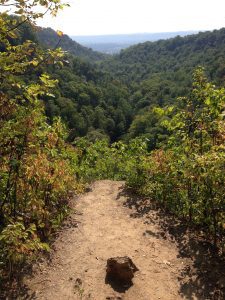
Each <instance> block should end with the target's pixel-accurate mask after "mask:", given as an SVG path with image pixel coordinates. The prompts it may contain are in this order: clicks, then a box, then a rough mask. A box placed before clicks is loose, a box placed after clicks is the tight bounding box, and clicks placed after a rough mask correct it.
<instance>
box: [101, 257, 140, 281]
mask: <svg viewBox="0 0 225 300" xmlns="http://www.w3.org/2000/svg"><path fill="white" fill-rule="evenodd" d="M136 271H138V268H137V267H136V266H135V264H134V263H133V262H132V260H131V259H130V258H129V257H128V256H124V257H112V258H109V259H108V260H107V267H106V273H107V278H109V279H111V280H114V281H116V282H118V283H121V284H130V283H131V281H132V278H133V277H134V273H135V272H136Z"/></svg>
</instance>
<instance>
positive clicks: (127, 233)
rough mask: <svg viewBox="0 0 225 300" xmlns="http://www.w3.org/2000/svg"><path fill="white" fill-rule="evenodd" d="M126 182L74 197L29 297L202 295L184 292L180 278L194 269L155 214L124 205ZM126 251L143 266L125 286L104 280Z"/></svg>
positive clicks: (150, 299)
mask: <svg viewBox="0 0 225 300" xmlns="http://www.w3.org/2000/svg"><path fill="white" fill-rule="evenodd" d="M123 186H124V183H123V182H113V181H109V180H105V181H98V182H96V183H94V184H93V186H92V189H91V191H90V192H88V193H86V194H84V195H82V196H80V197H79V198H78V199H77V201H74V202H75V204H74V206H75V207H74V208H75V209H76V212H75V213H72V215H71V217H70V222H69V224H68V227H67V228H64V229H63V230H62V231H61V232H60V233H59V237H58V238H57V240H56V241H55V243H54V251H53V252H52V255H51V256H52V259H51V262H50V263H47V262H46V261H45V260H42V262H41V263H39V265H38V266H36V270H35V272H34V275H33V277H31V278H27V279H26V280H25V284H26V286H27V288H28V290H29V292H28V294H29V296H28V297H27V299H28V298H29V299H48V300H52V299H54V300H61V299H63V300H66V299H85V300H86V299H92V300H103V299H124V300H136V299H137V300H155V299H165V300H170V299H171V300H175V299H176V300H178V299H185V298H186V299H200V298H201V297H197V298H196V297H195V296H194V295H193V294H192V295H191V294H190V295H191V297H189V296H190V295H189V296H188V295H187V294H186V295H185V294H182V293H181V279H180V276H181V274H182V272H183V270H184V269H185V268H187V267H188V266H189V268H190V265H191V259H187V258H186V259H184V258H182V257H180V258H179V251H178V248H177V244H176V243H175V242H173V241H171V240H168V239H165V237H164V236H163V234H162V229H161V228H160V226H159V224H158V222H155V221H154V218H153V217H154V216H152V221H149V220H150V219H151V218H150V217H149V216H148V219H147V218H132V217H131V216H130V215H131V213H132V211H131V210H130V209H129V208H128V207H126V206H125V205H124V203H128V202H127V201H128V200H129V199H128V198H127V196H126V195H124V193H123ZM133 216H135V211H133ZM76 224H78V226H75V225H76ZM125 255H127V256H129V257H131V258H132V260H133V262H134V263H135V264H136V266H137V267H138V268H139V270H140V271H138V272H136V273H135V278H134V279H133V283H134V284H133V286H131V287H130V288H129V289H127V290H125V289H124V290H123V289H121V288H118V287H116V286H114V287H112V286H111V285H110V284H107V283H106V282H105V266H106V261H107V259H108V258H110V257H114V256H125ZM107 297H108V298H107ZM202 299H203V298H202ZM218 299H219V298H218Z"/></svg>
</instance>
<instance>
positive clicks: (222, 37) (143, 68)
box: [104, 28, 225, 82]
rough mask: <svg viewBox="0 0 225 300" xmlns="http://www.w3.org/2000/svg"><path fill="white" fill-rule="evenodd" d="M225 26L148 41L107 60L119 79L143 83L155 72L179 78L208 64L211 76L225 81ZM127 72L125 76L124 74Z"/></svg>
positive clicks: (109, 67) (175, 78) (106, 64)
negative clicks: (183, 35) (218, 28)
mask: <svg viewBox="0 0 225 300" xmlns="http://www.w3.org/2000/svg"><path fill="white" fill-rule="evenodd" d="M224 62H225V28H222V29H220V30H214V31H206V32H200V33H198V34H193V35H189V36H186V37H180V36H177V37H175V38H171V39H168V40H160V41H157V42H145V43H140V44H138V45H134V46H131V47H129V48H127V49H125V50H122V51H121V52H120V53H119V54H117V55H114V56H113V57H110V58H109V59H108V61H106V62H105V63H104V67H105V69H107V70H108V71H110V72H113V73H114V75H115V76H116V77H117V78H121V79H125V80H126V81H136V82H140V81H142V80H145V79H149V78H151V77H152V76H153V75H154V76H155V75H157V76H159V75H161V76H162V78H165V77H168V78H169V79H170V80H171V79H172V78H174V80H176V81H179V80H181V78H187V76H191V74H192V72H193V69H194V68H196V67H197V66H199V65H201V66H204V67H206V69H207V71H208V73H209V75H210V76H211V78H212V79H214V78H215V79H218V80H220V81H224V80H225V78H224V77H225V72H224V66H225V63H224ZM124 74H126V76H125V75H124Z"/></svg>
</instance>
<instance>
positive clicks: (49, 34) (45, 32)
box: [37, 28, 106, 62]
mask: <svg viewBox="0 0 225 300" xmlns="http://www.w3.org/2000/svg"><path fill="white" fill-rule="evenodd" d="M37 38H38V40H39V42H40V43H41V44H42V45H43V46H45V47H48V48H55V47H56V45H57V44H58V41H59V36H58V35H57V33H56V32H55V31H54V30H53V29H51V28H39V30H38V31H37ZM59 47H61V48H62V49H63V50H65V51H68V52H70V53H71V54H73V55H75V56H79V57H81V58H84V59H88V60H91V61H92V62H95V61H99V60H103V59H105V58H106V55H104V54H102V53H100V52H97V51H93V50H92V49H89V48H87V47H84V46H81V45H80V44H78V43H77V42H75V41H73V40H72V39H71V38H70V37H69V36H68V35H66V34H64V35H63V36H62V38H61V41H60V44H59Z"/></svg>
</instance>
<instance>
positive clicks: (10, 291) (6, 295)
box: [0, 276, 36, 300]
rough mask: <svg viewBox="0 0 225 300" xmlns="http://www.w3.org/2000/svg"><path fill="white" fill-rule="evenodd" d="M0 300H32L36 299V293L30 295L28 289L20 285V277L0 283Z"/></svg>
mask: <svg viewBox="0 0 225 300" xmlns="http://www.w3.org/2000/svg"><path fill="white" fill-rule="evenodd" d="M0 299H1V300H6V299H7V300H15V299H23V300H33V299H36V293H31V292H30V290H29V289H28V287H27V286H26V285H25V284H23V283H22V278H21V276H19V278H18V277H15V278H13V279H10V280H9V279H5V280H2V282H0Z"/></svg>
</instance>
